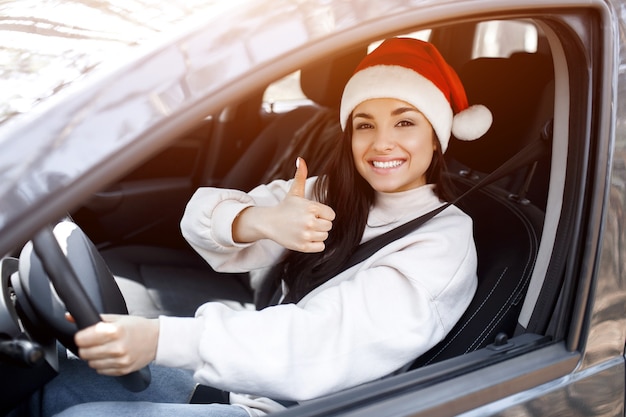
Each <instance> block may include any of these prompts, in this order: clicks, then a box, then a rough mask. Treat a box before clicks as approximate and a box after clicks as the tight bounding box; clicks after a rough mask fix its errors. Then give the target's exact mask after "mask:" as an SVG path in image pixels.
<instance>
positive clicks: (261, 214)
mask: <svg viewBox="0 0 626 417" xmlns="http://www.w3.org/2000/svg"><path fill="white" fill-rule="evenodd" d="M296 166H297V169H296V174H295V175H294V178H293V182H292V184H291V188H290V189H289V192H288V193H287V195H286V196H285V198H284V199H283V200H282V201H281V202H280V203H279V204H278V205H276V206H272V207H260V206H256V207H249V208H247V209H245V210H244V211H242V212H241V214H240V215H239V217H238V218H237V220H236V221H235V222H234V223H233V238H234V239H235V241H237V242H252V241H255V240H259V239H261V238H266V239H271V240H273V241H275V242H276V243H278V244H279V245H281V246H283V247H285V248H287V249H291V250H295V251H298V252H321V251H323V250H324V248H325V245H324V241H325V240H326V239H327V238H328V232H329V231H330V230H331V228H332V222H333V220H334V219H335V212H334V211H333V209H332V208H330V207H328V206H327V205H324V204H322V203H318V202H316V201H311V200H308V199H306V198H305V185H306V179H307V176H308V169H307V166H306V162H305V161H304V159H302V158H298V160H297V162H296Z"/></svg>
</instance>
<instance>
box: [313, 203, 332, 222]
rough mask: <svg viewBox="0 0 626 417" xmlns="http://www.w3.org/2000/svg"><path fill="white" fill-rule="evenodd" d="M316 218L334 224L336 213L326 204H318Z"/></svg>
mask: <svg viewBox="0 0 626 417" xmlns="http://www.w3.org/2000/svg"><path fill="white" fill-rule="evenodd" d="M315 217H317V218H318V219H324V220H328V221H330V222H332V221H333V220H335V211H334V210H333V209H332V208H330V207H328V206H327V205H325V204H321V203H319V204H317V205H316V206H315Z"/></svg>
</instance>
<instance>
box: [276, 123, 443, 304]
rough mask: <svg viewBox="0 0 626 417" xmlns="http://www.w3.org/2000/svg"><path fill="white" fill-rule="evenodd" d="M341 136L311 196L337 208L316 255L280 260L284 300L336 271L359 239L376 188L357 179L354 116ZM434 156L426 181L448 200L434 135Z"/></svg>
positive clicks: (297, 296) (293, 299)
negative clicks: (353, 149) (322, 246)
mask: <svg viewBox="0 0 626 417" xmlns="http://www.w3.org/2000/svg"><path fill="white" fill-rule="evenodd" d="M346 126H347V127H346V130H345V132H344V133H343V137H342V138H341V140H338V141H337V145H336V148H335V149H333V152H331V154H330V155H328V157H329V158H328V159H327V161H326V163H325V164H324V165H323V166H322V170H321V174H320V175H319V177H318V180H317V181H316V183H315V189H314V193H315V197H316V199H317V200H318V201H320V202H322V203H324V204H326V205H328V206H330V207H332V208H333V210H334V211H335V216H336V217H335V220H334V221H333V228H332V230H331V231H330V233H329V236H328V239H327V240H326V241H325V247H326V248H325V250H324V251H323V252H319V253H301V252H296V251H290V252H289V254H288V255H287V257H286V259H285V261H283V268H282V276H281V278H282V279H283V280H284V281H285V283H286V284H287V286H288V288H289V293H288V294H287V296H286V298H285V301H286V302H298V301H299V300H301V299H302V298H303V297H304V296H305V295H306V294H308V293H309V292H310V291H312V290H313V289H315V288H317V287H318V286H320V285H321V284H323V283H324V282H326V281H328V280H329V279H330V278H332V277H334V276H335V275H337V273H339V272H340V270H341V267H342V265H343V263H344V262H345V261H346V260H347V259H348V258H349V257H350V255H351V254H352V252H353V251H354V250H355V248H356V247H357V246H358V245H359V243H360V242H361V238H362V236H363V231H364V230H365V226H366V223H367V218H368V215H369V211H370V208H371V207H372V205H373V203H374V196H375V193H374V190H373V189H372V187H371V186H370V185H369V183H367V181H365V180H364V179H363V177H361V175H360V174H359V173H358V171H357V170H356V167H355V165H354V159H353V156H352V117H350V118H349V119H348V122H347V123H346ZM433 140H434V141H435V143H436V146H435V148H436V150H435V154H434V155H433V159H432V162H431V164H430V166H429V168H428V170H427V171H426V182H427V183H429V184H435V193H436V194H437V196H438V197H439V199H441V200H442V201H450V199H451V197H452V192H451V187H450V184H449V183H448V180H447V178H448V177H447V175H444V174H445V171H446V170H447V168H446V164H445V160H444V158H443V152H442V150H441V145H440V143H439V141H438V140H437V138H436V136H435V134H434V133H433Z"/></svg>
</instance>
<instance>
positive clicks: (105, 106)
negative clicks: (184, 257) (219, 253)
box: [0, 0, 626, 416]
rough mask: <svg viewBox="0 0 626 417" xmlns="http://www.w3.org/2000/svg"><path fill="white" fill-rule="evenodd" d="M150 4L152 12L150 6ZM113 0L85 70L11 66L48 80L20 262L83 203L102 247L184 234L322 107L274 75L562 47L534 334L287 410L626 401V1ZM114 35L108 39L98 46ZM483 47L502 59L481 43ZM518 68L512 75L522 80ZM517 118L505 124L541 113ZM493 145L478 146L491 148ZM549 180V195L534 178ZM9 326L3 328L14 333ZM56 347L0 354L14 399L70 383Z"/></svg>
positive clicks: (2, 159) (6, 155)
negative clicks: (389, 52)
mask: <svg viewBox="0 0 626 417" xmlns="http://www.w3.org/2000/svg"><path fill="white" fill-rule="evenodd" d="M70 3H74V2H70ZM76 3H79V2H76ZM86 3H89V2H85V4H86ZM140 3H141V5H142V7H145V8H144V9H134V8H135V7H139V4H140ZM20 4H21V5H22V7H24V6H25V5H28V6H29V7H31V5H30V4H29V3H28V2H21V1H19V2H8V3H7V5H6V6H0V7H2V8H4V9H0V10H2V12H3V15H4V16H12V17H11V19H16V17H15V16H17V15H12V14H11V13H13V12H14V11H15V10H18V9H19V7H20ZM103 4H105V5H106V7H104V6H103V7H104V8H103V9H100V10H97V11H94V10H92V12H93V13H94V14H93V16H94V22H97V21H101V20H100V19H102V14H103V13H105V12H106V13H109V15H108V16H110V13H113V12H117V13H118V16H117V17H116V18H115V19H119V20H115V21H125V24H127V25H128V27H126V26H124V25H121V24H120V26H119V27H116V28H115V30H112V29H110V28H109V29H108V31H109V32H108V34H106V33H107V30H105V29H102V28H100V27H98V26H94V25H91V26H90V25H89V23H88V22H89V21H85V25H84V26H85V28H84V34H85V35H84V36H83V35H81V34H80V33H79V34H76V30H77V29H76V27H77V23H76V22H73V23H72V24H68V25H67V26H68V27H71V28H74V29H73V30H74V31H75V32H74V34H73V36H67V38H68V39H70V40H71V43H68V45H70V46H66V50H71V51H74V55H71V56H70V58H71V59H68V60H67V61H65V62H61V63H60V64H59V65H60V66H61V71H62V72H61V74H65V73H67V74H69V75H68V77H69V78H55V77H56V76H57V74H58V73H57V72H54V73H52V71H51V68H52V67H54V65H53V63H59V61H62V60H55V59H54V57H53V58H51V59H50V61H49V63H47V64H42V65H43V66H42V67H37V66H31V67H30V69H29V70H28V71H25V72H24V73H22V72H20V71H18V70H15V71H14V72H13V73H11V77H13V78H11V77H8V79H9V80H12V81H11V82H13V83H18V82H19V80H24V79H26V80H27V81H28V83H26V84H23V85H32V83H34V84H35V85H37V86H43V88H42V89H41V90H42V91H41V92H37V91H34V92H33V93H32V95H31V96H28V95H27V94H26V93H21V92H19V91H18V92H16V93H14V95H12V96H9V97H7V99H6V100H7V103H3V109H4V110H3V114H2V123H1V124H0V175H1V176H2V180H1V181H0V254H2V255H3V256H4V259H5V260H6V259H9V260H10V261H7V263H6V265H8V263H9V262H13V261H12V260H16V259H18V258H19V253H20V250H21V248H22V246H23V245H24V243H25V242H27V241H28V240H30V239H31V238H32V236H33V235H34V234H35V233H36V232H37V231H38V230H40V229H41V228H42V227H44V226H45V225H46V224H49V223H51V222H55V221H57V220H58V219H60V218H61V217H63V216H64V215H66V214H67V213H70V214H71V215H72V216H73V217H74V219H75V220H76V222H77V223H78V224H79V225H80V226H81V227H82V228H83V229H84V230H85V232H86V233H87V235H88V236H90V238H91V239H92V240H93V241H94V242H95V243H96V245H97V246H98V247H99V248H101V249H102V250H106V249H110V248H115V247H122V246H124V245H128V244H133V245H154V246H167V247H177V248H180V247H183V246H184V243H183V242H182V239H181V238H180V234H179V232H178V221H179V219H180V215H181V214H182V210H183V209H184V206H185V202H186V201H187V199H188V198H189V197H190V195H191V193H193V191H194V190H195V189H196V188H197V187H198V186H201V185H207V184H218V185H219V184H220V180H221V179H223V178H224V177H225V176H226V175H227V174H228V172H229V169H230V168H231V167H233V166H236V163H237V161H238V160H239V159H240V158H241V157H242V156H243V155H244V154H245V150H246V149H247V148H248V147H249V146H251V143H252V142H253V140H254V138H256V137H257V135H258V134H259V132H261V131H262V130H263V129H264V128H265V127H266V126H268V125H269V124H271V122H272V121H274V120H275V119H277V118H278V117H279V114H278V113H276V112H275V110H276V109H278V108H279V107H281V106H284V107H287V108H291V107H301V106H305V105H310V104H309V103H308V102H300V101H297V102H294V103H282V102H280V103H276V104H272V103H271V102H269V101H267V100H266V101H265V102H264V101H263V92H264V91H265V90H266V87H267V86H268V85H270V84H271V83H273V82H275V81H276V80H278V79H281V78H283V77H285V76H288V75H289V74H292V73H293V72H294V71H296V70H298V69H300V68H303V67H306V66H310V65H314V64H315V63H316V62H320V61H323V60H325V59H327V58H328V57H332V56H337V55H340V54H341V53H342V52H344V51H347V50H350V49H352V48H355V47H356V46H359V47H364V46H366V45H368V44H371V43H374V42H376V41H378V40H380V39H383V38H385V37H388V36H398V35H403V34H408V33H415V32H417V31H425V30H426V31H427V32H426V33H427V35H426V36H427V37H428V39H430V40H431V41H433V43H435V44H437V46H438V47H439V48H440V50H441V51H442V53H443V54H444V56H446V57H447V58H448V60H449V61H450V63H451V65H453V66H455V67H457V68H461V67H462V66H463V64H465V62H466V61H470V60H472V59H474V58H475V57H476V56H478V57H494V56H495V57H505V58H506V57H508V56H509V55H510V51H507V52H506V55H499V54H500V53H501V52H499V51H495V52H493V51H491V52H490V51H486V49H487V48H484V46H485V45H493V44H494V42H495V41H498V40H500V41H501V42H500V43H501V44H503V45H506V43H507V41H508V40H509V39H522V40H523V41H524V42H522V43H521V45H522V46H521V48H522V50H523V51H524V52H528V53H531V54H532V53H540V52H542V51H543V52H546V51H547V52H548V56H549V57H550V60H551V62H550V64H551V68H552V70H551V72H549V79H547V80H546V84H545V86H544V90H543V91H542V94H543V93H544V92H546V91H547V92H548V93H549V94H548V97H549V98H548V99H546V101H545V102H547V103H548V104H549V105H550V110H549V113H550V115H551V117H550V119H551V120H552V124H551V129H552V130H551V132H553V133H551V137H552V142H551V145H550V147H551V152H550V156H549V164H548V165H547V168H546V170H545V171H542V170H541V164H539V166H538V167H539V168H538V171H537V173H535V175H534V176H533V177H532V178H533V181H534V182H533V183H531V184H530V190H529V194H528V195H529V196H532V197H529V200H530V204H531V205H534V206H536V208H537V209H539V211H541V213H542V216H543V217H542V219H543V223H542V227H541V235H540V236H539V238H538V240H537V245H538V248H537V250H536V252H537V253H536V258H533V261H532V265H531V266H530V268H531V270H532V271H531V272H532V274H530V275H529V279H530V281H529V283H528V290H527V291H524V293H523V298H522V299H520V300H517V301H516V303H515V304H516V305H519V308H520V312H519V316H518V317H517V320H516V321H517V331H516V332H515V333H512V334H508V335H507V338H505V339H499V341H496V340H495V339H494V340H493V341H485V343H484V345H486V346H481V347H480V348H479V349H477V350H474V351H471V352H468V353H467V354H465V355H461V356H458V357H453V358H450V359H446V360H443V361H440V362H437V363H433V364H429V365H426V366H421V367H419V368H417V369H414V370H411V371H409V372H406V373H403V374H400V375H396V376H394V377H390V378H385V379H383V380H380V381H374V382H372V383H369V384H365V385H364V386H360V387H355V388H353V389H350V390H347V391H345V392H338V393H336V394H333V395H331V396H328V397H325V398H321V399H318V400H313V401H310V402H307V403H304V404H301V405H298V406H296V407H293V408H290V409H288V410H287V411H285V412H284V413H283V415H285V416H288V415H294V416H295V415H298V416H321V415H324V416H330V415H334V416H351V415H359V416H382V415H384V416H426V415H428V416H433V415H437V416H448V415H463V416H478V415H502V416H508V415H516V416H517V415H537V416H547V415H554V416H556V415H558V416H561V415H584V416H617V415H624V401H625V395H626V387H625V383H626V378H625V377H626V369H625V366H624V343H625V340H626V338H625V337H626V323H625V320H626V263H625V260H624V256H625V255H624V254H625V253H626V251H625V249H626V247H625V246H626V226H625V221H626V217H625V216H626V214H625V210H626V131H625V129H626V123H625V121H626V116H625V115H626V72H625V71H626V43H625V39H626V37H625V36H624V34H625V29H626V2H623V1H621V0H609V1H602V0H568V1H565V0H551V1H547V0H546V1H542V0H532V1H529V0H525V1H517V0H502V1H493V0H492V1H487V0H454V1H453V0H413V1H406V0H397V1H396V0H388V1H384V2H383V1H375V0H353V1H349V2H348V1H342V0H302V1H295V0H280V1H273V2H271V7H269V2H258V1H253V0H250V1H237V2H232V3H231V2H228V4H220V3H219V2H200V1H198V2H194V3H189V6H188V7H183V6H180V8H177V7H178V6H176V5H169V6H166V5H167V2H156V3H155V5H154V6H150V7H149V6H146V5H143V2H133V1H127V2H123V3H122V2H116V1H113V0H111V1H109V2H103ZM120 4H123V5H124V6H123V7H122V6H120ZM11 7H14V9H13V8H11ZM32 7H34V6H32ZM81 7H88V6H85V5H82V6H81ZM89 7H94V6H89ZM120 7H122V8H121V9H120ZM124 8H125V9H124ZM161 8H162V9H161ZM28 10H29V13H31V15H30V16H31V17H32V19H31V20H32V22H40V23H39V25H41V24H42V23H41V22H42V21H43V20H44V16H43V14H45V12H47V11H46V10H43V11H39V12H37V10H36V9H28ZM120 10H122V11H121V12H120ZM37 13H41V14H42V15H38V14H37ZM106 13H105V14H106ZM113 14H115V13H113ZM21 16H22V17H23V15H21ZM131 17H132V18H131ZM146 17H149V18H148V19H145V18H146ZM48 18H49V19H48V20H54V19H53V18H52V17H50V16H48ZM144 19H145V21H147V22H150V21H152V22H159V23H160V25H159V26H158V27H157V25H156V24H153V25H150V24H148V23H145V22H144V23H142V21H143V20H144ZM151 19H152V20H151ZM159 19H163V20H159ZM9 20H10V19H5V21H9ZM26 20H28V19H26ZM501 21H507V22H511V21H512V22H514V23H515V24H516V25H522V26H523V25H528V26H530V27H532V28H534V29H533V30H534V32H533V33H535V35H534V36H535V38H532V36H533V35H530V34H527V33H526V32H523V34H522V35H520V34H519V32H515V31H512V32H510V33H509V32H507V34H508V35H510V36H511V38H507V37H505V34H504V32H498V31H497V30H495V31H494V30H492V31H491V32H489V29H486V28H485V27H483V28H482V29H480V30H479V29H478V28H479V25H478V23H484V22H501ZM33 25H35V26H34V27H36V28H38V29H37V30H35V29H28V30H27V32H28V31H30V33H31V34H33V33H41V32H38V30H40V29H41V27H42V26H37V24H36V23H33ZM53 26H54V25H53ZM54 27H56V28H57V29H59V26H58V25H57V26H54ZM516 27H517V26H516ZM138 28H139V29H141V30H139V29H138ZM61 29H62V28H61ZM138 30H139V31H138ZM481 30H483V32H481ZM2 31H5V35H6V34H9V35H10V34H12V33H13V32H15V31H18V32H19V30H16V29H15V28H14V27H13V26H11V25H7V26H5V27H2V26H0V34H1V32H2ZM103 31H104V32H103ZM60 32H63V30H60ZM513 32H515V33H513ZM103 33H105V34H106V36H105V35H103ZM138 33H139V34H138ZM422 33H423V32H422ZM480 33H482V35H480ZM537 33H538V34H539V35H537ZM97 34H99V36H100V38H98V39H100V41H101V42H103V43H101V44H100V46H101V47H100V48H95V47H94V44H93V41H94V38H95V37H96V35H97ZM113 34H115V36H117V37H116V38H115V37H114V35H113ZM7 36H8V35H7ZM39 36H42V37H43V38H47V37H51V38H52V39H53V40H54V39H55V37H59V36H61V35H59V31H57V32H56V34H46V35H45V36H44V35H41V34H40V35H39ZM515 36H517V38H515ZM61 37H63V36H61ZM2 39H3V38H0V41H1V40H2ZM4 39H13V38H11V37H10V36H9V37H7V38H4ZM102 39H104V40H102ZM533 39H534V43H533ZM90 42H91V43H90ZM495 43H497V42H495ZM137 44H139V45H137ZM480 46H483V49H482V52H481V53H484V54H485V55H480V53H478V54H479V55H475V54H476V53H477V52H476V51H477V47H480ZM12 47H14V46H12ZM30 47H31V46H30V44H29V45H28V48H30ZM2 48H5V49H7V48H8V46H7V45H2ZM25 48H26V46H25ZM33 48H34V47H33ZM478 49H480V48H478ZM472 51H474V52H472ZM27 52H28V54H27V53H26V52H24V54H23V55H16V56H18V58H19V59H18V61H19V60H23V59H26V58H25V57H31V59H32V57H33V56H36V54H37V50H36V48H35V49H34V50H30V51H27ZM81 53H83V55H81ZM29 54H30V55H29ZM33 54H34V55H33ZM473 54H474V55H473ZM76 57H82V59H84V61H80V62H78V61H77V60H76ZM39 62H43V61H39ZM81 62H84V63H85V64H84V65H83V66H82V67H80V68H78V66H79V64H80V63H81ZM72 66H74V67H73V68H72ZM18 67H19V66H16V67H15V68H18ZM77 68H78V69H77ZM48 71H50V72H48ZM37 73H40V74H39V76H35V75H34V74H37ZM507 78H508V77H505V80H504V82H508V83H512V84H513V85H514V84H515V82H516V80H515V79H510V78H508V79H507ZM40 79H41V81H38V82H37V83H35V80H40ZM480 81H481V83H482V84H481V85H482V87H483V89H485V90H487V91H491V90H495V91H494V92H495V93H499V94H500V96H502V97H501V100H502V102H503V103H506V102H507V99H510V101H513V104H514V105H518V104H519V106H520V107H521V102H519V103H518V102H516V100H519V97H516V96H514V95H513V94H512V93H511V95H510V97H509V96H508V95H509V91H497V90H498V87H495V86H497V85H499V84H497V83H496V80H495V79H494V78H488V77H485V78H483V79H482V80H480ZM5 82H6V80H5ZM546 86H547V87H546ZM522 93H523V91H522ZM9 102H11V103H13V104H8V103H9ZM16 103H17V104H16ZM24 103H26V104H24ZM31 104H32V105H31ZM531 107H532V106H531ZM515 114H516V113H513V115H515ZM519 115H520V116H519V120H516V119H515V118H512V119H510V120H508V121H507V123H509V124H513V123H518V122H521V126H528V125H531V124H533V123H534V122H533V120H531V119H525V118H524V117H525V116H522V115H521V112H520V113H519ZM501 140H502V141H506V140H507V137H504V138H501ZM490 149H491V148H489V149H487V150H485V149H483V150H481V151H480V153H479V155H478V156H479V157H482V158H483V159H489V158H490V157H491V155H490V154H489V152H490ZM485 157H486V158H485ZM494 158H495V157H494ZM495 159H497V158H495ZM482 163H483V164H485V163H486V162H485V161H482ZM535 168H537V166H535ZM255 179H258V178H255ZM537 183H539V184H540V186H538V187H539V190H537V189H535V188H533V184H537ZM499 185H502V184H501V183H499ZM502 187H503V188H506V187H505V186H504V185H502ZM542 187H543V188H542ZM533 191H535V194H533ZM522 197H524V196H522ZM522 200H524V198H522ZM522 203H524V202H522ZM502 228H503V230H506V225H502ZM7 268H8V266H7ZM13 273H15V271H12V272H11V274H9V273H8V272H7V276H6V277H5V276H3V281H2V284H3V288H2V291H3V299H4V304H5V310H6V311H9V313H6V312H4V311H2V314H4V316H2V317H1V318H2V321H0V324H2V323H7V322H17V321H18V320H19V318H18V317H19V316H20V313H19V312H15V311H14V304H15V294H14V293H12V292H11V289H10V287H11V285H12V284H11V282H12V281H11V279H10V277H9V275H12V274H13ZM18 301H19V300H18ZM2 325H4V324H2ZM7 326H9V327H10V326H12V325H7ZM26 333H27V334H28V330H27V331H26ZM10 337H13V335H11V334H9V332H5V330H4V329H0V339H8V338H10ZM31 337H32V335H31ZM33 339H34V341H35V342H37V341H38V340H36V337H33ZM39 342H41V343H43V344H46V343H49V341H47V340H45V341H39ZM492 342H493V343H492ZM48 354H49V355H50V353H48ZM47 361H48V362H47V364H46V365H41V366H40V367H35V368H24V367H20V366H16V365H15V364H12V363H10V362H9V361H6V360H5V361H4V362H3V359H2V357H0V366H2V372H3V375H4V374H7V375H9V374H10V375H11V376H12V377H13V378H17V380H18V381H21V382H20V383H18V384H17V385H19V386H20V388H19V389H14V391H11V395H8V394H7V392H9V386H8V385H9V384H5V385H3V386H2V389H3V391H2V392H0V402H1V403H2V407H0V410H2V411H3V412H8V411H9V410H10V409H11V408H13V407H16V406H18V405H19V403H20V402H21V401H23V400H24V399H25V398H26V396H27V395H29V394H30V393H31V392H33V391H35V390H36V389H37V388H39V387H40V386H42V385H44V384H45V383H46V381H47V380H49V379H50V378H52V377H53V374H54V359H52V358H47ZM364 366H366V364H364ZM20 384H21V385H20ZM10 385H16V384H10Z"/></svg>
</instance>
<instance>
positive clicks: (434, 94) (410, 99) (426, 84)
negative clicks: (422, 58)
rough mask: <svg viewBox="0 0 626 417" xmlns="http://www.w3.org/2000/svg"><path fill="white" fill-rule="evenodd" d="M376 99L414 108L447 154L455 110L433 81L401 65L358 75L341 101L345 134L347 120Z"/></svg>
mask: <svg viewBox="0 0 626 417" xmlns="http://www.w3.org/2000/svg"><path fill="white" fill-rule="evenodd" d="M375 98H393V99H397V100H402V101H405V102H407V103H409V104H411V105H412V106H414V107H415V108H416V109H418V110H419V111H420V112H422V114H423V115H424V116H425V117H426V118H427V119H428V121H429V122H430V124H431V125H432V127H433V129H434V131H435V133H436V134H437V138H438V139H439V142H440V143H441V148H442V151H443V152H445V151H446V149H447V147H448V142H449V140H450V132H451V130H452V117H453V113H452V108H451V107H450V103H449V102H448V100H447V99H446V97H445V96H444V94H443V93H442V92H441V90H440V89H439V88H437V87H436V86H435V84H433V82H432V81H430V80H429V79H427V78H426V77H424V76H422V75H421V74H419V73H417V72H416V71H413V70H411V69H409V68H405V67H402V66H398V65H374V66H371V67H367V68H364V69H362V70H361V71H358V72H357V73H355V74H354V75H353V76H352V78H350V80H349V81H348V83H347V84H346V87H345V89H344V91H343V96H342V98H341V108H340V114H339V117H340V121H341V128H342V130H345V129H346V124H347V122H348V117H349V116H350V114H351V113H352V112H353V111H354V109H355V108H356V107H357V106H358V105H359V104H361V103H363V102H364V101H366V100H371V99H375ZM464 124H465V123H464V122H461V125H464Z"/></svg>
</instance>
